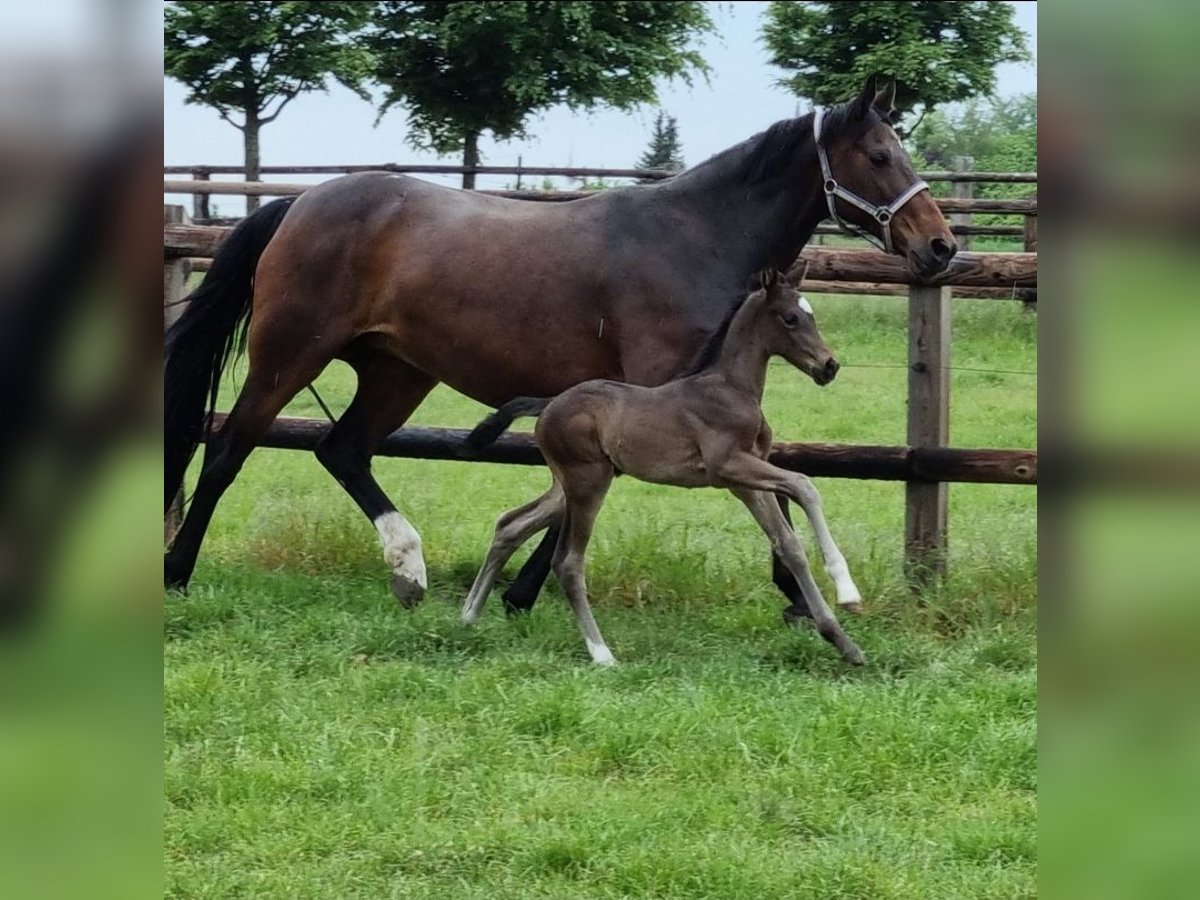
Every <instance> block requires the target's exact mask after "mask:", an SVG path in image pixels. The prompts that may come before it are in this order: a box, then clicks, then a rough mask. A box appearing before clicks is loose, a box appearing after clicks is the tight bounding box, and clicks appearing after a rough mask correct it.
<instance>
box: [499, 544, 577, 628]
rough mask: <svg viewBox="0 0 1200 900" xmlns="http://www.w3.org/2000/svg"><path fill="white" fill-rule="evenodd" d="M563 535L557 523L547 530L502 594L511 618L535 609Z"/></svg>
mask: <svg viewBox="0 0 1200 900" xmlns="http://www.w3.org/2000/svg"><path fill="white" fill-rule="evenodd" d="M561 534H562V526H561V525H559V524H558V523H557V522H556V523H555V524H553V525H551V526H550V527H549V528H547V529H546V534H545V535H544V536H543V537H542V539H541V540H540V541H539V542H538V545H537V547H535V548H534V550H533V553H531V554H530V555H529V559H527V560H525V565H523V566H521V569H520V571H518V572H517V577H516V578H514V579H513V581H512V584H510V585H509V586H508V589H507V590H505V592H504V593H503V594H501V595H500V596H501V599H502V600H503V601H504V611H505V612H507V613H508V614H509V615H510V616H515V615H518V614H519V613H526V612H529V611H530V610H531V609H533V604H534V602H535V601H536V600H537V598H538V592H539V591H541V589H542V585H543V584H545V582H546V578H547V576H549V574H550V563H551V561H552V560H553V559H554V550H555V548H557V547H558V538H559V536H560V535H561Z"/></svg>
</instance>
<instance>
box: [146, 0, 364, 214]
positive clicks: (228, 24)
mask: <svg viewBox="0 0 1200 900" xmlns="http://www.w3.org/2000/svg"><path fill="white" fill-rule="evenodd" d="M369 15H370V4H366V3H319V2H316V3H294V2H284V3H261V2H251V3H196V2H177V3H168V4H167V5H166V8H165V10H164V26H163V44H164V46H163V70H164V73H165V74H166V75H167V76H169V77H171V78H174V79H175V80H177V81H179V82H181V83H182V84H183V85H184V86H186V87H187V89H188V96H187V102H188V103H198V104H202V105H204V106H210V107H212V108H213V109H215V110H216V111H217V113H218V114H219V115H220V116H221V118H222V119H224V120H225V121H226V122H228V123H230V124H231V125H233V126H234V127H235V128H238V129H240V130H241V131H242V132H243V134H244V136H245V152H246V179H247V180H248V181H256V180H258V177H259V160H258V155H259V150H258V131H259V129H260V128H261V127H262V126H263V125H266V124H268V123H270V122H273V121H274V120H275V119H276V117H278V115H279V113H280V112H281V111H282V110H283V108H284V107H285V106H287V105H288V103H290V102H291V101H292V100H294V99H295V98H296V97H297V96H299V95H300V94H302V93H305V92H308V91H315V90H324V89H325V88H326V87H327V86H328V84H329V80H330V78H333V79H335V80H337V81H339V82H341V83H342V84H344V85H346V86H347V87H349V88H350V89H352V90H354V91H355V92H356V93H358V94H359V96H361V97H363V98H364V99H370V98H369V95H368V94H367V93H366V92H365V91H364V90H363V88H362V86H361V85H362V81H363V78H364V77H365V75H366V73H367V72H368V71H369V69H370V66H369V55H368V54H367V52H366V51H365V50H364V49H363V48H362V47H360V46H358V45H357V44H356V43H355V41H354V33H355V32H356V31H357V30H358V29H359V28H361V26H362V25H363V23H364V22H365V21H366V19H367V17H368V16H369ZM254 199H255V198H250V201H253V200H254ZM248 205H249V206H250V208H253V207H254V206H255V205H256V204H255V203H253V202H249V201H248Z"/></svg>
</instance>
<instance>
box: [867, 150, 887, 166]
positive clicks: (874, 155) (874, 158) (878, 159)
mask: <svg viewBox="0 0 1200 900" xmlns="http://www.w3.org/2000/svg"><path fill="white" fill-rule="evenodd" d="M891 161H892V154H890V153H888V152H887V151H886V150H873V151H872V152H871V165H873V166H874V167H875V168H877V169H882V168H883V167H884V166H886V165H887V164H888V163H890V162H891Z"/></svg>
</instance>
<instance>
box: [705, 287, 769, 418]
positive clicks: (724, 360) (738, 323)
mask: <svg viewBox="0 0 1200 900" xmlns="http://www.w3.org/2000/svg"><path fill="white" fill-rule="evenodd" d="M761 302H762V301H756V300H747V301H746V302H745V303H744V304H742V308H741V309H739V310H738V311H737V313H735V314H734V317H733V321H732V322H730V323H729V331H728V333H727V334H726V335H725V341H724V343H722V345H721V353H720V355H719V356H718V357H717V361H716V362H715V363H714V364H713V366H712V368H711V369H710V370H709V371H711V372H714V373H716V374H718V375H720V376H721V378H722V379H724V380H725V382H726V383H727V384H729V385H731V386H732V387H735V388H738V389H739V390H742V391H745V392H746V393H748V394H752V395H753V396H754V399H755V400H757V401H758V402H759V403H762V398H763V390H764V388H765V387H766V383H767V363H768V362H769V361H770V359H771V352H770V351H769V350H768V349H767V346H766V341H765V340H764V338H763V335H762V329H761V328H759V327H758V320H759V317H760V316H761V315H763V314H764V310H763V309H762V308H761Z"/></svg>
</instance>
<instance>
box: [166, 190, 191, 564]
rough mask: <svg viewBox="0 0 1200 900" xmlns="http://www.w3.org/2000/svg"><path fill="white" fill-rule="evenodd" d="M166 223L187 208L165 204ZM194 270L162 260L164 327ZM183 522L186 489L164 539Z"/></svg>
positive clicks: (183, 216) (183, 217) (177, 220)
mask: <svg viewBox="0 0 1200 900" xmlns="http://www.w3.org/2000/svg"><path fill="white" fill-rule="evenodd" d="M163 224H164V225H186V224H188V214H187V210H186V209H185V208H184V207H182V206H178V205H171V206H166V205H164V206H163ZM191 274H192V266H191V263H190V262H189V261H188V260H187V259H186V258H177V259H172V258H170V257H168V258H167V259H166V260H165V261H164V263H163V330H164V331H165V330H166V329H167V328H170V327H171V323H173V322H174V321H175V320H176V319H178V318H179V317H180V316H181V315H183V304H181V303H180V301H181V300H182V299H183V298H184V297H185V296H186V295H187V283H188V277H189V276H190V275H191ZM182 524H183V492H182V491H180V492H179V494H178V495H177V496H176V497H175V499H174V501H172V503H171V507H170V509H168V510H167V514H166V517H165V518H164V520H163V541H164V543H166V544H170V543H171V541H172V540H173V539H174V538H175V532H176V531H178V530H179V526H180V525H182Z"/></svg>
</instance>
